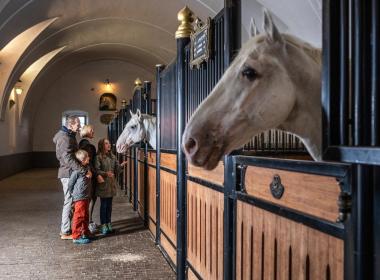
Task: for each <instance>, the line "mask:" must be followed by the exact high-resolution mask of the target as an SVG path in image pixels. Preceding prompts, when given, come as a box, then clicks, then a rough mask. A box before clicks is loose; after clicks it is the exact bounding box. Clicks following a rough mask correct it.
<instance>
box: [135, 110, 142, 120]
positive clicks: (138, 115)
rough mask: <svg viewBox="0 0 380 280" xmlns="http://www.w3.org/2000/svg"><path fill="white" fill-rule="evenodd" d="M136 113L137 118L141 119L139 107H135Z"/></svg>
mask: <svg viewBox="0 0 380 280" xmlns="http://www.w3.org/2000/svg"><path fill="white" fill-rule="evenodd" d="M136 115H137V117H138V118H139V120H140V119H141V112H140V109H137V111H136Z"/></svg>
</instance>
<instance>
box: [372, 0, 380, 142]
mask: <svg viewBox="0 0 380 280" xmlns="http://www.w3.org/2000/svg"><path fill="white" fill-rule="evenodd" d="M371 10H372V36H371V46H372V65H371V68H372V72H371V75H372V77H371V102H370V103H371V145H372V146H379V145H380V79H379V77H380V71H379V67H380V66H379V64H380V43H379V41H380V3H379V1H377V0H372V8H371Z"/></svg>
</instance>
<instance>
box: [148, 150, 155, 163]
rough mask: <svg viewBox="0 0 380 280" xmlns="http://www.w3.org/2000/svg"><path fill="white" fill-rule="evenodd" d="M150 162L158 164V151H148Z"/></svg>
mask: <svg viewBox="0 0 380 280" xmlns="http://www.w3.org/2000/svg"><path fill="white" fill-rule="evenodd" d="M148 163H149V164H152V165H156V152H148Z"/></svg>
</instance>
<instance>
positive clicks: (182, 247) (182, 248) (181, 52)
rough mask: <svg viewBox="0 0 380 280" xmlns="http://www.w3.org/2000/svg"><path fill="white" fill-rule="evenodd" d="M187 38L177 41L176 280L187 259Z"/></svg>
mask: <svg viewBox="0 0 380 280" xmlns="http://www.w3.org/2000/svg"><path fill="white" fill-rule="evenodd" d="M189 41H190V39H189V38H178V39H177V262H176V264H177V279H185V278H186V257H187V252H186V251H187V245H186V244H187V217H186V208H187V202H186V197H187V190H186V157H185V154H184V153H183V151H182V148H181V142H182V134H183V132H184V130H185V124H186V120H185V89H186V88H185V67H187V64H186V61H185V47H186V45H187V44H188V43H189Z"/></svg>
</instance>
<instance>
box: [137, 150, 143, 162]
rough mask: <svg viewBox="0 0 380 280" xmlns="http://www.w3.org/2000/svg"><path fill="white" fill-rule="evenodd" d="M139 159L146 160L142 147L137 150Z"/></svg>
mask: <svg viewBox="0 0 380 280" xmlns="http://www.w3.org/2000/svg"><path fill="white" fill-rule="evenodd" d="M137 159H138V160H141V161H144V150H142V149H138V150H137Z"/></svg>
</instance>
